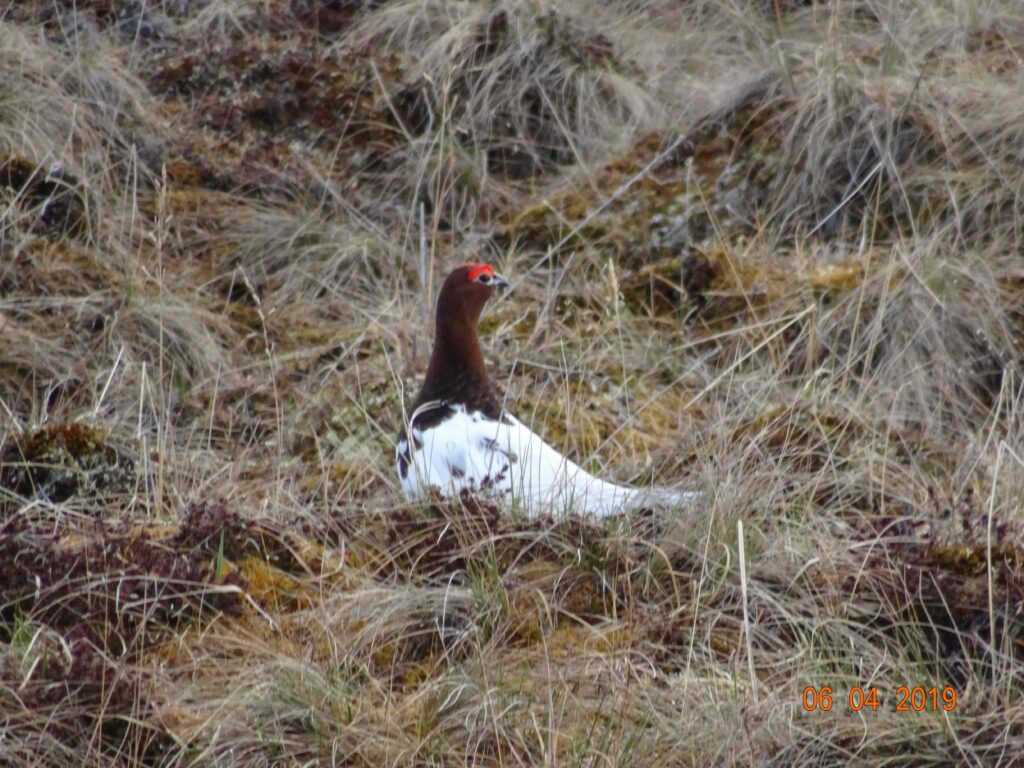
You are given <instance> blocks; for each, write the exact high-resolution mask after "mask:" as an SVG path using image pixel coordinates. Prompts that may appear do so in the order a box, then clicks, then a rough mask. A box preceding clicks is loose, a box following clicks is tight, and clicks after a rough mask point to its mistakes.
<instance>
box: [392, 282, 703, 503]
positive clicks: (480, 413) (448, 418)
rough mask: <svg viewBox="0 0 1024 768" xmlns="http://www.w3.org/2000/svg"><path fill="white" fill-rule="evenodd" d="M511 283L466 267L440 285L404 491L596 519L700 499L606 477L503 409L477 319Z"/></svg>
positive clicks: (403, 455)
mask: <svg viewBox="0 0 1024 768" xmlns="http://www.w3.org/2000/svg"><path fill="white" fill-rule="evenodd" d="M507 285H508V282H507V281H506V280H505V278H503V277H502V276H501V275H499V274H497V273H496V272H495V271H494V269H493V268H492V267H491V266H490V265H488V264H464V265H463V266H461V267H458V268H456V269H455V270H454V271H453V272H451V274H449V275H448V277H447V279H446V280H445V281H444V285H443V286H442V287H441V293H440V294H439V295H438V297H437V320H436V323H437V324H436V329H435V333H434V349H433V352H432V353H431V355H430V364H429V365H428V367H427V376H426V379H425V380H424V382H423V387H422V388H421V389H420V393H419V395H418V396H417V397H416V401H415V403H413V407H412V414H411V415H410V416H409V418H408V422H407V423H406V424H404V425H403V427H402V429H401V431H400V433H399V439H398V445H397V447H396V459H397V462H398V476H399V478H400V479H401V481H402V490H403V491H404V492H405V495H406V497H407V498H409V499H410V500H411V499H416V498H420V497H423V496H424V495H426V494H427V493H428V492H429V491H430V489H432V488H433V489H435V490H436V491H438V492H440V493H441V494H442V495H443V496H458V495H460V494H461V492H462V491H464V490H469V491H472V492H474V493H478V494H481V495H483V496H485V497H490V498H494V499H498V500H500V501H502V502H504V503H506V504H509V505H510V506H512V507H513V508H517V509H520V510H522V511H525V512H526V513H527V514H531V515H536V514H542V513H558V512H564V511H576V512H579V513H582V514H590V515H598V516H605V515H612V514H616V513H618V512H622V511H625V510H628V509H632V508H638V507H651V506H668V505H680V504H689V503H692V502H693V501H695V500H696V499H697V498H699V496H700V494H699V493H695V492H682V493H678V492H675V491H671V490H668V489H663V488H631V487H627V486H622V485H616V484H614V483H609V482H606V481H604V480H600V479H598V478H596V477H594V476H593V475H590V474H588V473H587V472H586V471H584V470H583V468H582V467H580V466H579V465H578V464H575V463H574V462H572V461H570V460H569V459H567V458H566V457H565V456H562V455H561V454H560V453H559V452H558V451H556V450H555V449H554V448H552V447H551V446H550V445H548V444H547V443H546V442H544V440H543V439H541V437H540V436H539V435H537V434H536V433H534V432H533V431H531V430H530V429H529V428H528V427H526V426H525V425H523V424H522V423H521V422H520V421H519V420H518V419H516V418H515V417H514V416H512V415H511V414H509V413H508V412H507V411H505V409H503V408H502V406H501V402H500V401H499V399H498V396H497V395H496V393H495V390H494V387H493V386H492V384H491V381H490V379H489V378H488V376H487V371H486V370H485V369H484V358H483V354H482V352H481V351H480V342H479V340H478V339H477V321H478V320H479V319H480V313H481V311H482V310H483V308H484V305H485V304H486V303H487V300H488V299H489V298H490V297H491V295H492V294H493V293H494V290H495V289H496V288H502V287H505V286H507ZM409 435H411V437H412V439H411V443H412V447H411V450H410V440H409Z"/></svg>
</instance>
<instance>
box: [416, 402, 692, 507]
mask: <svg viewBox="0 0 1024 768" xmlns="http://www.w3.org/2000/svg"><path fill="white" fill-rule="evenodd" d="M450 408H451V414H450V415H449V416H448V418H446V419H444V420H443V421H441V422H440V423H438V424H436V425H434V426H432V427H430V428H428V429H424V430H417V429H415V427H413V429H412V430H411V431H412V435H413V446H414V451H413V453H412V456H411V459H410V460H409V461H408V465H407V467H406V472H405V474H404V475H403V476H402V488H403V490H404V491H405V493H406V496H408V497H410V498H416V497H419V496H421V495H423V493H425V491H426V490H427V489H428V488H430V487H433V488H436V489H437V490H439V491H440V492H441V493H443V494H452V495H457V494H458V493H461V492H462V491H463V490H470V491H473V492H478V493H483V494H485V495H487V496H491V497H494V498H500V499H502V500H503V501H505V502H507V503H508V504H510V505H511V506H512V507H513V508H520V509H522V510H523V511H525V512H526V513H528V514H531V515H533V514H542V513H559V512H564V511H568V510H575V511H577V512H581V513H585V514H593V515H597V516H602V517H603V516H606V515H612V514H616V513H618V512H621V511H623V509H624V508H629V507H638V506H645V505H651V506H666V505H671V506H675V505H678V504H689V503H692V502H693V501H694V500H695V499H696V498H697V497H698V496H699V494H695V493H678V492H676V491H671V490H669V489H656V488H631V487H628V486H623V485H617V484H615V483H610V482H608V481H606V480H601V479H600V478H597V477H594V476H593V475H591V474H590V473H589V472H587V471H586V470H584V469H583V468H582V467H581V466H580V465H578V464H576V463H575V462H574V461H572V460H571V459H569V458H567V457H565V456H563V455H562V454H561V453H559V452H558V451H557V450H556V449H555V448H553V447H552V446H551V445H549V444H548V443H547V442H545V441H544V440H543V438H541V437H540V435H538V434H537V433H536V432H534V431H533V430H531V429H530V428H529V427H527V426H526V425H525V424H523V423H522V422H520V421H519V420H518V419H516V418H515V417H514V416H511V415H508V414H503V415H502V417H501V418H500V419H498V420H495V419H492V418H489V417H486V416H484V415H483V414H481V413H479V412H470V413H467V412H466V410H465V409H464V408H461V407H458V406H450ZM407 450H408V446H407V445H406V444H405V441H402V442H401V443H400V444H399V446H398V451H399V459H398V460H399V474H400V475H402V455H403V452H405V451H407Z"/></svg>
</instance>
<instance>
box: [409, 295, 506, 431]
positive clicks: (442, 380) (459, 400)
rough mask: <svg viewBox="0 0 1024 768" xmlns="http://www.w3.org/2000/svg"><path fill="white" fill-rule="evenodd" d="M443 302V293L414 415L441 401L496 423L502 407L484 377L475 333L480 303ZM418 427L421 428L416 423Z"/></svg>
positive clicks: (481, 303) (484, 371)
mask: <svg viewBox="0 0 1024 768" xmlns="http://www.w3.org/2000/svg"><path fill="white" fill-rule="evenodd" d="M446 299H447V297H446V296H445V294H444V292H443V291H442V295H441V296H440V298H439V299H438V305H437V324H436V329H435V333H434V349H433V351H432V352H431V354H430V363H429V365H428V366H427V375H426V378H425V379H424V381H423V387H422V388H421V389H420V393H419V395H418V396H417V397H416V402H415V403H414V404H413V411H415V409H416V408H418V407H419V406H421V405H423V404H424V403H427V402H430V401H431V400H443V401H446V402H447V403H449V404H452V405H464V406H465V407H466V409H467V410H469V411H482V412H483V413H484V414H485V415H486V416H489V417H491V418H495V419H497V418H498V417H499V416H500V415H501V404H500V403H499V401H498V398H497V396H496V395H495V392H494V387H493V386H492V385H491V381H490V379H489V378H488V376H487V369H486V368H485V367H484V356H483V352H482V351H481V349H480V341H479V339H478V338H477V330H476V326H477V320H478V319H479V317H480V311H481V310H482V309H483V301H481V302H479V304H476V303H475V302H470V303H468V304H467V303H456V302H453V301H447V300H446ZM417 424H418V425H420V426H424V424H423V422H422V420H419V419H418V420H417Z"/></svg>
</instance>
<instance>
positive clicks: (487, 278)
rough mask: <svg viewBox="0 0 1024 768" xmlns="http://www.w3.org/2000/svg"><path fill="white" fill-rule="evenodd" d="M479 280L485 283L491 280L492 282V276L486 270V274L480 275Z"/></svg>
mask: <svg viewBox="0 0 1024 768" xmlns="http://www.w3.org/2000/svg"><path fill="white" fill-rule="evenodd" d="M477 281H478V282H481V283H483V284H484V285H487V284H488V283H489V282H491V276H490V275H488V274H487V273H486V272H485V273H484V274H482V275H480V277H478V278H477Z"/></svg>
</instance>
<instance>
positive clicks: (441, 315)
mask: <svg viewBox="0 0 1024 768" xmlns="http://www.w3.org/2000/svg"><path fill="white" fill-rule="evenodd" d="M507 287H508V280H506V279H505V278H504V277H502V276H501V275H499V274H498V273H497V272H495V271H494V267H492V266H491V265H490V264H463V265H462V266H459V267H456V268H455V269H453V270H452V271H451V273H449V275H448V277H447V278H445V281H444V284H443V285H442V286H441V292H440V293H439V294H438V297H437V317H438V322H439V323H440V322H442V321H443V320H445V319H447V320H449V321H455V322H459V323H468V324H469V325H470V326H471V327H475V326H476V323H477V321H478V320H479V319H480V313H481V312H482V311H483V308H484V304H486V303H487V300H488V299H489V298H491V296H492V295H493V294H494V291H495V289H496V288H507Z"/></svg>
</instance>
